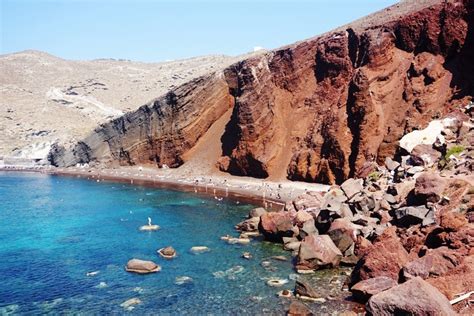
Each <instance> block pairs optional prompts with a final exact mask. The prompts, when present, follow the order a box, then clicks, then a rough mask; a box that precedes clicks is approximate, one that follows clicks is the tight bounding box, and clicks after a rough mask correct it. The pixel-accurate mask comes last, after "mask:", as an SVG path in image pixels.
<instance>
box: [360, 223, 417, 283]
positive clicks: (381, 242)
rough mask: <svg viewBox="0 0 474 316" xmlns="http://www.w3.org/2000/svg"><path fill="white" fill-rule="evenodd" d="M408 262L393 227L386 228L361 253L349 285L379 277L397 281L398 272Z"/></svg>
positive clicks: (405, 252)
mask: <svg viewBox="0 0 474 316" xmlns="http://www.w3.org/2000/svg"><path fill="white" fill-rule="evenodd" d="M408 261H409V257H408V252H407V251H406V250H405V248H403V245H402V244H401V242H400V240H399V239H398V237H397V235H396V234H395V227H393V226H392V227H390V228H387V229H385V231H384V232H383V234H382V235H380V236H379V237H378V238H377V239H376V240H375V242H374V243H373V244H372V245H370V246H368V247H367V248H366V249H365V250H364V251H363V255H362V257H361V258H360V260H359V262H358V263H357V265H356V266H355V268H354V270H353V271H352V275H351V284H352V285H353V284H355V283H357V282H359V281H361V280H367V279H370V278H375V277H379V276H386V277H389V278H392V279H394V280H398V277H399V273H400V270H401V269H402V268H403V266H405V264H406V263H407V262H408Z"/></svg>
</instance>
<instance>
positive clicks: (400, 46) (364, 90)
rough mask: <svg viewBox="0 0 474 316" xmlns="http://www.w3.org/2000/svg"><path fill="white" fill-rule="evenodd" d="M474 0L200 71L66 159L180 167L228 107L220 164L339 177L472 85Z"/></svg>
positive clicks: (403, 6) (62, 152) (266, 172)
mask: <svg viewBox="0 0 474 316" xmlns="http://www.w3.org/2000/svg"><path fill="white" fill-rule="evenodd" d="M473 20H474V1H472V0H463V1H440V0H431V1H404V2H402V3H400V4H397V5H395V6H392V7H390V8H387V9H385V10H384V11H381V12H378V13H376V14H374V15H372V16H369V17H367V18H365V19H362V20H359V21H356V22H355V23H353V24H349V25H347V26H345V27H343V28H340V29H337V30H335V31H334V32H331V33H327V34H324V35H322V36H320V37H316V38H312V39H309V40H306V41H302V42H299V43H296V44H294V45H291V46H288V47H283V48H281V49H277V50H274V51H271V52H268V53H266V54H263V55H259V56H255V57H251V58H249V59H246V60H244V61H241V62H238V63H236V64H234V65H232V66H230V67H228V68H226V69H225V70H224V71H223V72H219V73H215V74H212V75H208V76H204V77H201V78H199V79H195V80H193V81H190V82H188V83H186V84H184V85H182V86H180V87H178V88H176V89H173V90H172V91H170V92H169V93H168V94H166V95H165V96H163V97H161V98H159V99H157V100H155V101H153V102H151V103H149V104H148V105H145V106H143V107H141V108H140V109H139V110H138V111H136V112H134V113H130V114H127V115H125V116H123V117H121V118H118V119H115V120H113V121H112V122H110V123H107V124H105V125H102V126H101V127H99V128H98V129H96V131H95V132H94V133H93V134H92V135H91V136H89V137H88V138H87V139H85V140H83V141H82V142H79V143H78V144H77V145H76V146H75V147H74V148H73V149H72V150H66V149H64V148H61V147H60V146H56V147H55V148H54V149H53V151H52V152H51V154H50V158H51V161H52V162H53V164H56V165H71V164H74V163H76V162H89V161H99V162H107V163H114V162H118V163H120V164H146V163H153V164H158V165H160V166H161V165H163V164H166V165H168V166H171V167H178V166H179V165H181V164H182V163H183V158H182V157H183V154H184V153H186V152H187V151H188V150H189V149H191V148H192V147H193V146H194V145H195V144H196V142H197V140H198V139H199V138H200V137H202V136H203V135H204V134H205V133H206V131H207V129H209V127H210V126H211V125H212V124H213V123H214V122H215V121H216V120H217V119H218V118H219V117H221V116H222V115H223V114H224V113H225V112H226V111H227V110H228V109H229V108H230V107H232V108H233V109H232V115H231V117H230V120H229V121H228V123H227V125H226V127H225V130H224V131H222V137H221V138H220V141H221V144H222V157H221V158H220V159H219V160H218V162H217V165H218V167H219V168H220V169H221V170H223V171H226V172H229V173H231V174H234V175H247V176H253V177H260V178H266V177H270V178H273V179H281V178H285V177H288V178H289V179H292V180H302V181H310V182H323V183H340V182H342V181H343V180H345V179H346V178H348V177H352V176H354V175H358V174H362V173H363V171H364V166H365V165H366V163H368V162H369V163H370V162H379V163H380V162H382V161H383V160H384V159H385V157H387V156H393V155H395V154H397V150H398V148H399V147H398V140H399V139H400V138H401V137H402V136H403V135H404V134H405V133H407V132H409V131H411V130H413V129H417V128H421V127H424V125H425V124H426V123H427V122H428V121H430V120H431V119H432V118H436V117H440V116H441V115H443V114H445V113H447V112H449V111H450V110H452V109H453V108H454V107H456V106H457V105H459V104H461V103H464V104H465V103H466V102H467V100H470V99H472V96H473V95H474V64H473V63H472V60H474V21H473Z"/></svg>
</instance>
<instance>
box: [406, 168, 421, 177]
mask: <svg viewBox="0 0 474 316" xmlns="http://www.w3.org/2000/svg"><path fill="white" fill-rule="evenodd" d="M423 170H425V168H424V167H422V166H415V167H411V168H408V169H407V174H408V175H410V176H414V175H415V174H417V173H420V172H422V171H423Z"/></svg>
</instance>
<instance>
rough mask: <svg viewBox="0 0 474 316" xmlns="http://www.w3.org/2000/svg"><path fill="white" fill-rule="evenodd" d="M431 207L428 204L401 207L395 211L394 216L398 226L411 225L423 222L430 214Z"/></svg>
mask: <svg viewBox="0 0 474 316" xmlns="http://www.w3.org/2000/svg"><path fill="white" fill-rule="evenodd" d="M429 211H430V210H429V209H428V208H426V206H424V205H423V206H416V207H415V206H407V207H401V208H399V209H396V210H395V211H394V217H395V219H396V222H397V226H401V227H410V226H411V225H417V224H421V223H423V220H424V219H425V218H426V217H427V216H428V213H429Z"/></svg>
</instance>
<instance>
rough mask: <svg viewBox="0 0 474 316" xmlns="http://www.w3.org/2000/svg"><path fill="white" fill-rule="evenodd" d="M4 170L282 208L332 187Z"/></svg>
mask: <svg viewBox="0 0 474 316" xmlns="http://www.w3.org/2000/svg"><path fill="white" fill-rule="evenodd" d="M0 171H19V172H40V173H44V174H50V175H55V176H69V177H79V178H85V179H90V180H95V181H114V182H121V183H129V184H135V185H142V186H150V187H156V188H163V189H173V190H177V191H183V192H191V193H193V192H194V193H196V194H199V195H203V196H211V197H214V198H215V199H219V200H220V199H233V200H238V201H245V202H249V203H253V204H257V205H261V206H264V207H266V208H268V209H273V210H279V209H282V208H283V206H284V204H285V202H287V201H290V200H293V199H294V198H296V197H297V196H298V195H301V194H303V193H305V192H307V191H326V190H327V189H328V188H329V186H327V185H323V184H315V183H305V182H294V181H288V180H286V181H265V180H264V179H256V178H250V177H237V176H231V175H228V174H212V175H202V176H201V175H184V174H182V172H180V170H179V169H156V168H140V167H119V168H109V169H97V168H80V167H70V168H34V169H28V168H24V169H22V168H0Z"/></svg>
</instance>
